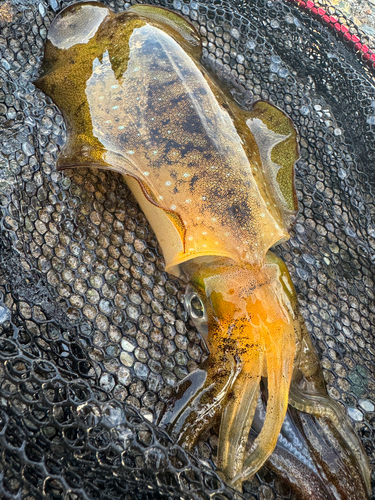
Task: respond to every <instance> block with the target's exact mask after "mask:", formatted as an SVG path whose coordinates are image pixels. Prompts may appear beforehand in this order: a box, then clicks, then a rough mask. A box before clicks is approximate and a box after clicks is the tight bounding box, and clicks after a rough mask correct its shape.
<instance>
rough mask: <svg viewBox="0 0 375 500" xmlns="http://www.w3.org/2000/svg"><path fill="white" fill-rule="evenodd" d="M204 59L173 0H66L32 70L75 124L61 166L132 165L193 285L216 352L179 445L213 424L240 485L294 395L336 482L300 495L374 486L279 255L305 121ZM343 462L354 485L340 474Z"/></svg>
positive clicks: (190, 388) (151, 215)
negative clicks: (254, 96) (146, 1)
mask: <svg viewBox="0 0 375 500" xmlns="http://www.w3.org/2000/svg"><path fill="white" fill-rule="evenodd" d="M201 59H202V43H201V39H200V36H199V35H198V33H197V31H196V30H195V28H194V27H193V26H192V25H191V24H189V23H188V22H187V21H186V20H185V19H184V18H182V17H181V16H179V15H178V14H176V13H174V12H172V11H169V10H166V9H163V8H159V7H155V6H149V5H136V6H132V7H131V8H129V9H128V10H127V11H126V12H124V13H120V14H114V13H113V12H111V11H110V9H108V8H107V7H106V6H105V5H103V4H100V3H97V2H83V3H77V4H74V5H71V6H69V7H68V8H66V9H64V10H63V11H62V12H61V13H60V14H59V15H58V16H57V18H56V19H55V20H54V22H53V23H52V25H51V27H50V29H49V34H48V40H47V43H46V48H45V56H44V62H43V67H42V76H41V77H40V78H39V79H38V80H37V82H36V86H37V87H38V88H40V89H41V90H43V91H44V92H45V93H46V94H47V95H48V96H50V97H51V98H52V99H53V101H54V102H55V103H56V105H57V106H58V107H59V108H60V109H61V110H62V112H63V114H64V117H65V120H66V126H67V132H68V134H67V142H66V144H65V146H64V147H63V150H62V151H61V154H60V156H59V159H58V164H57V168H58V169H66V168H78V167H83V166H86V167H87V166H89V167H93V168H99V169H110V170H114V171H117V172H120V173H121V174H123V175H124V176H125V177H124V179H125V181H126V182H127V184H128V185H129V187H130V189H131V191H132V193H133V194H134V196H135V198H136V199H137V201H138V203H139V205H140V206H141V208H142V210H143V211H144V213H145V215H146V217H147V219H148V221H149V222H150V225H151V226H152V228H153V230H154V232H155V234H156V237H157V239H158V242H159V245H160V247H161V249H162V252H163V255H164V258H165V264H166V271H167V272H169V273H170V274H172V275H174V276H176V277H178V278H180V279H182V280H184V281H185V282H186V283H187V287H186V294H185V304H186V308H187V310H188V312H189V314H190V317H191V319H192V321H193V322H194V324H195V325H196V327H197V328H198V330H199V331H200V333H201V335H202V336H203V337H204V338H205V341H206V343H207V346H208V348H209V357H208V359H207V361H206V362H205V363H204V364H203V365H202V366H201V367H199V369H197V370H195V371H194V372H193V373H191V374H190V375H189V376H188V377H187V378H186V379H185V380H183V381H182V382H181V384H180V387H179V389H178V393H177V394H178V395H177V397H176V398H175V399H174V401H173V402H171V404H170V405H169V407H168V408H167V410H166V411H165V413H164V415H163V418H162V425H164V426H165V427H166V428H167V429H168V431H169V432H170V433H171V434H173V435H174V436H175V437H176V440H177V442H178V443H179V444H180V445H182V446H184V447H185V448H187V449H189V450H192V449H193V448H194V446H195V444H196V443H197V440H198V439H199V438H200V436H201V435H202V434H203V433H204V432H205V431H206V430H207V429H208V428H209V427H210V426H211V425H212V423H213V422H215V421H218V420H219V421H220V432H219V439H218V453H217V459H216V460H217V467H218V470H219V471H220V473H221V475H222V477H223V478H224V479H225V480H226V481H227V482H228V483H229V484H230V485H232V486H233V487H235V488H237V489H239V490H240V489H241V487H242V484H243V482H244V481H246V480H248V479H250V478H252V477H253V476H254V474H255V473H256V472H257V471H258V470H259V469H260V467H262V466H263V464H264V463H265V462H266V461H267V460H268V459H269V460H270V461H271V462H270V463H272V460H273V459H272V457H271V454H272V453H273V452H274V450H275V448H276V452H275V453H276V455H274V456H276V457H277V450H278V449H280V443H279V442H280V439H279V435H280V431H281V430H282V429H283V425H284V428H285V425H286V424H285V422H286V420H285V418H286V415H287V411H288V405H289V407H290V408H294V409H295V413H296V414H299V415H305V416H308V417H309V418H310V424H308V423H306V422H307V420H306V418H307V417H306V418H302V419H300V421H299V427H298V426H297V424H295V423H293V424H292V427H293V429H294V430H293V432H294V435H295V436H296V435H297V434H298V435H301V434H303V433H304V435H305V436H309V432H310V435H311V436H312V434H311V432H312V431H311V429H310V431H308V430H306V429H307V427H309V425H310V426H311V425H312V426H314V425H315V429H318V431H319V432H318V434H319V433H320V435H321V436H324V435H325V436H327V435H328V434H329V435H330V436H331V440H332V441H333V442H334V444H333V445H332V450H333V451H332V452H331V462H330V463H328V464H327V463H326V462H325V459H324V456H323V455H324V453H323V452H322V450H323V449H324V446H323V444H322V443H320V444H319V442H318V444H316V445H314V444H313V445H312V448H311V449H310V452H309V453H310V455H309V456H310V457H315V459H314V458H312V459H311V460H312V461H313V462H314V463H315V465H314V467H315V469H314V467H312V469H311V470H314V472H313V473H314V474H315V475H317V474H318V475H319V474H320V476H322V474H323V472H324V471H325V477H326V478H328V479H327V481H329V480H330V479H329V478H331V479H332V477H333V476H335V477H336V479H335V480H334V481H336V486H335V491H336V493H335V494H333V493H332V491H333V490H330V492H328V493H326V494H322V493H319V494H318V493H311V491H310V492H309V493H308V494H307V493H306V494H305V497H306V498H325V499H328V498H358V499H360V498H361V499H363V498H368V496H369V492H370V485H369V467H368V462H367V457H366V455H365V453H364V450H363V448H362V446H361V444H360V441H359V440H358V438H357V436H356V435H355V433H354V430H353V429H352V426H351V424H350V422H349V420H348V419H347V417H346V415H345V413H344V412H343V410H342V409H341V407H340V406H339V405H338V404H337V403H336V402H334V401H333V400H331V399H330V398H329V396H328V395H327V392H326V389H325V385H324V381H323V378H322V373H321V369H320V366H319V361H318V358H317V355H316V352H315V350H314V348H313V345H312V342H311V339H310V337H309V334H308V332H307V330H306V327H305V325H304V322H303V318H302V317H301V314H300V313H299V311H298V304H297V297H296V292H295V289H294V286H293V283H292V281H291V278H290V276H289V273H288V270H287V267H286V265H285V264H284V262H283V261H282V260H281V259H280V258H279V257H278V256H277V255H276V254H275V253H273V252H272V251H271V249H272V248H273V247H274V246H276V245H278V244H280V243H282V242H285V241H286V240H288V238H289V231H290V229H291V227H292V225H293V222H294V220H295V218H296V215H297V210H298V202H297V196H296V191H295V187H294V164H295V162H296V160H297V159H298V136H297V131H296V130H295V128H294V126H293V124H292V122H291V120H290V119H289V118H288V116H286V115H285V114H284V113H283V112H282V111H281V110H279V109H278V108H276V107H275V106H273V105H272V104H270V103H269V102H265V101H262V100H259V101H257V102H255V103H254V104H253V105H252V107H251V109H246V110H245V109H243V108H242V107H241V106H239V104H237V103H236V101H235V99H234V98H233V97H232V94H231V92H230V88H228V87H227V86H225V85H224V84H223V83H221V82H220V81H219V80H218V78H217V77H216V76H215V75H214V74H213V72H212V70H210V69H209V68H207V67H205V66H204V65H203V63H202V62H201ZM260 390H261V392H260ZM290 411H292V410H290ZM290 411H289V412H288V415H290ZM288 418H289V421H290V422H295V419H294V420H293V418H292V417H290V416H289V417H288ZM297 427H298V429H297ZM322 429H323V430H322ZM332 436H333V437H332ZM307 440H308V439H307ZM322 440H323V437H322ZM278 443H279V444H278ZM319 450H320V451H319ZM326 455H327V456H328V455H329V453H326ZM343 456H344V458H342V457H343ZM270 457H271V458H270ZM322 457H323V458H322ZM332 457H336V458H332ZM337 457H339V459H338V458H337ZM336 459H337V460H336ZM314 460H315V461H314ZM327 460H328V459H327ZM340 460H341V461H340ZM274 461H275V460H274ZM276 462H277V460H276ZM276 462H275V463H276ZM333 462H335V467H336V472H335V471H333V469H334V467H333V465H332V464H333ZM338 463H339V465H337V464H338ZM277 467H281V468H282V467H283V466H277V465H276V468H277ZM337 469H338V470H337ZM319 471H320V472H319ZM322 471H323V472H322ZM345 474H346V477H351V478H352V484H353V485H355V487H351V486H350V485H348V484H347V483H350V482H351V481H346V486H343V482H345V481H344V480H343V479H342V478H340V477H339V476H340V475H345ZM348 475H349V476H348ZM345 488H346V491H344V490H345ZM318 489H319V488H318ZM337 492H338V493H337ZM306 495H310V496H306ZM314 495H315V496H314ZM319 495H320V496H319Z"/></svg>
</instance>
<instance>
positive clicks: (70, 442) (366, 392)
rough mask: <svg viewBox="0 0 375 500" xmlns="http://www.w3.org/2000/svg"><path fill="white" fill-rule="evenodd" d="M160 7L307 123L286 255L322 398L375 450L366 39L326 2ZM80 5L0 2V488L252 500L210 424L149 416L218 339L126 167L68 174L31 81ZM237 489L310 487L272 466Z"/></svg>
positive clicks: (11, 493) (80, 495)
mask: <svg viewBox="0 0 375 500" xmlns="http://www.w3.org/2000/svg"><path fill="white" fill-rule="evenodd" d="M153 3H155V4H158V5H162V6H166V7H168V8H171V9H173V10H176V11H177V12H180V13H182V14H183V15H184V16H186V18H187V19H189V20H191V21H192V22H193V23H194V25H195V26H196V27H197V29H198V31H199V33H200V34H201V36H202V39H203V44H204V50H203V58H204V61H205V63H206V64H208V65H211V66H212V67H213V68H214V70H215V71H216V72H217V73H218V74H219V75H220V76H221V78H222V79H224V80H226V81H230V85H231V88H232V92H233V95H234V96H235V98H236V100H237V101H238V102H239V103H240V104H242V105H243V106H249V105H250V104H251V103H252V102H253V101H254V99H255V100H256V99H260V98H261V99H265V100H268V101H270V102H272V103H273V104H275V105H276V106H278V107H279V108H280V109H282V110H284V111H285V112H286V113H287V114H288V115H289V116H290V117H291V119H292V120H293V122H294V124H295V126H296V128H297V129H298V131H299V135H300V138H299V142H300V150H301V156H300V160H299V161H298V164H297V166H296V175H297V181H296V186H297V191H298V199H299V204H300V214H299V216H298V220H297V224H296V226H295V227H294V229H293V231H292V238H291V240H290V241H288V242H287V243H285V244H283V245H282V246H281V247H279V248H278V250H277V252H278V253H279V255H280V256H282V258H283V259H284V260H285V261H286V263H287V265H288V268H289V270H290V273H291V275H292V278H293V281H294V283H295V285H296V288H297V292H298V298H299V303H300V307H301V310H302V314H303V316H304V317H305V320H306V324H307V327H308V329H309V331H310V333H311V335H312V337H313V339H314V342H315V345H316V346H317V349H318V351H319V355H320V358H321V362H322V366H323V368H324V375H325V379H326V382H327V386H328V392H329V394H330V396H331V397H332V398H333V399H335V400H336V401H338V402H340V403H341V404H342V405H344V406H345V407H346V411H347V413H348V414H349V416H350V417H351V418H352V420H353V423H354V424H355V428H356V431H357V433H358V435H359V436H360V437H361V439H362V442H363V444H364V446H365V449H366V451H367V453H368V455H369V457H370V461H371V463H372V464H374V459H375V457H374V451H375V448H374V430H375V385H374V372H375V367H374V363H373V356H374V335H373V326H374V323H375V302H374V298H375V296H374V273H375V264H374V251H375V225H374V216H375V205H374V201H373V200H374V198H373V189H375V169H374V168H373V162H374V159H375V138H374V130H375V86H374V71H373V68H372V63H373V60H374V57H372V52H371V50H369V47H368V43H366V40H365V39H363V38H361V37H360V34H359V33H358V32H357V30H356V28H355V26H354V25H351V24H350V23H349V22H348V21H347V20H346V19H344V18H343V17H342V16H340V14H339V13H337V12H336V11H334V10H333V9H332V8H330V7H328V6H325V5H323V4H319V6H318V7H319V8H320V11H319V10H318V8H315V7H314V4H313V6H311V4H312V2H307V3H305V2H300V3H299V4H297V3H287V2H285V1H281V0H279V1H278V0H274V1H266V0H251V1H243V2H240V1H238V2H237V1H232V2H227V1H224V0H216V1H214V2H205V1H204V0H200V1H195V0H191V1H187V2H183V1H180V0H175V1H174V2H172V1H171V2H169V1H167V0H160V1H156V2H153ZM68 4H69V2H58V1H57V0H50V1H49V3H48V4H46V3H44V2H39V3H38V2H34V1H26V0H23V1H21V0H15V1H14V2H13V3H12V4H10V3H3V4H1V5H0V26H1V30H0V52H1V58H0V59H1V61H0V62H1V66H0V82H1V87H0V88H1V90H0V130H1V135H0V137H1V139H0V231H1V240H0V497H1V498H2V499H8V498H12V499H21V498H22V499H24V500H37V499H41V498H45V499H69V500H78V499H103V500H104V499H105V500H107V499H108V500H112V499H127V498H132V499H142V500H143V499H144V500H146V499H158V498H160V499H162V498H168V499H177V498H183V499H185V498H186V499H191V498H194V499H195V498H197V499H217V500H219V499H220V500H224V499H234V498H240V497H241V495H240V494H239V493H236V492H234V491H233V490H232V489H230V488H228V487H227V486H226V485H225V484H224V483H223V482H222V480H221V479H220V478H219V477H218V476H217V474H216V473H215V466H214V461H213V457H214V455H215V451H216V445H217V430H216V429H215V428H213V430H211V431H210V432H209V433H207V435H206V436H205V438H204V439H202V440H201V442H200V443H199V445H198V446H197V449H196V454H195V455H191V454H189V453H187V452H185V451H184V450H182V449H181V448H179V447H178V446H176V445H175V444H174V443H173V441H172V440H171V439H170V438H169V437H168V435H167V434H166V433H165V432H163V430H162V429H160V428H158V426H157V425H156V424H157V420H158V417H159V416H160V414H161V413H162V412H163V410H164V408H165V404H166V403H167V402H168V401H169V399H170V398H171V396H172V395H173V390H174V389H173V388H174V387H175V386H176V384H177V382H178V381H179V380H181V379H183V378H184V377H185V376H186V375H187V374H188V373H189V372H191V371H192V370H194V369H195V368H196V367H197V366H198V365H199V363H200V362H201V361H202V360H203V359H204V357H205V356H206V355H207V351H206V348H205V345H204V343H203V341H202V339H201V338H200V337H199V335H198V333H197V332H196V330H195V329H194V327H193V325H192V324H190V323H189V321H188V318H187V314H186V312H185V310H184V307H183V305H182V297H183V293H184V287H183V284H182V283H180V282H178V281H177V280H176V279H173V278H171V277H170V276H168V275H167V274H166V273H165V272H164V266H163V258H162V255H161V253H160V251H159V250H158V246H157V241H156V239H155V236H154V234H153V232H152V230H151V229H150V226H149V225H148V223H147V220H146V219H145V217H144V215H143V214H142V212H141V211H140V209H139V208H138V206H137V203H136V202H135V200H134V199H133V197H132V195H131V194H130V192H129V190H128V188H127V187H126V184H125V183H124V181H123V179H122V178H121V176H119V175H118V174H116V173H113V172H103V171H100V172H99V171H94V170H90V169H85V170H84V169H82V170H75V171H74V172H71V171H65V172H64V173H58V172H56V169H55V163H56V158H57V157H58V154H59V150H60V149H61V146H62V145H63V144H64V141H65V127H64V122H63V118H62V116H61V114H60V112H59V110H58V109H57V108H56V107H55V106H54V104H53V103H52V102H51V101H50V100H49V99H48V98H46V96H45V95H44V94H43V93H42V92H41V91H39V90H37V89H35V87H34V86H33V84H32V83H31V82H32V81H33V79H35V78H36V77H37V76H38V69H39V66H40V63H41V60H42V56H43V46H44V42H45V39H46V35H47V30H48V27H49V25H50V23H51V21H52V19H53V18H54V16H55V15H56V13H57V12H59V11H60V10H61V8H63V7H64V6H66V5H68ZM108 5H110V6H111V7H112V8H113V9H114V10H117V11H121V10H124V9H126V8H127V7H128V6H129V4H128V3H124V2H123V1H122V0H118V1H116V2H108ZM314 9H315V10H314ZM330 9H331V10H330ZM324 17H325V19H324ZM357 39H358V40H357ZM244 497H245V498H247V499H255V498H256V499H262V500H274V499H290V498H295V499H297V498H298V496H296V495H295V494H294V493H293V492H292V491H291V490H290V489H289V487H288V486H287V485H286V484H285V483H284V482H283V481H282V480H281V479H280V478H278V477H277V476H276V475H275V474H274V473H273V472H271V471H270V470H269V469H268V468H267V465H266V466H265V467H264V468H263V469H262V470H261V471H260V473H259V474H258V475H257V476H256V477H255V478H254V480H253V481H252V482H251V483H247V484H245V487H244Z"/></svg>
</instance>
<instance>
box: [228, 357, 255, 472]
mask: <svg viewBox="0 0 375 500" xmlns="http://www.w3.org/2000/svg"><path fill="white" fill-rule="evenodd" d="M258 351H259V352H257V355H258V356H255V357H254V362H253V364H252V366H251V367H249V366H246V367H244V369H243V370H242V372H241V374H240V375H239V377H238V379H237V380H236V382H235V384H234V385H233V396H232V399H230V401H229V402H228V404H227V406H226V408H225V409H224V412H223V415H222V420H221V426H220V433H219V436H220V438H219V446H218V466H219V467H220V469H221V470H222V471H223V473H224V475H225V477H226V478H228V480H230V479H232V478H234V477H235V476H236V475H237V474H238V472H239V471H240V470H241V469H242V465H243V460H244V453H245V450H246V444H247V441H248V436H249V432H250V428H251V423H252V421H253V418H254V413H255V409H256V406H257V399H258V394H259V383H260V379H261V375H262V372H263V362H264V352H263V350H262V349H261V348H260V347H259V348H258Z"/></svg>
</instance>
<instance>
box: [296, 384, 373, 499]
mask: <svg viewBox="0 0 375 500" xmlns="http://www.w3.org/2000/svg"><path fill="white" fill-rule="evenodd" d="M289 404H290V405H291V406H292V407H293V408H295V409H296V410H299V411H303V412H305V413H309V414H310V415H313V416H315V417H321V418H327V419H328V420H330V422H331V423H332V425H333V426H334V428H335V429H336V430H337V432H338V433H339V434H340V436H341V437H342V439H343V441H344V442H346V443H347V444H348V446H349V448H350V449H351V451H352V452H353V454H354V456H355V458H356V460H357V462H358V464H359V467H360V469H361V472H362V476H363V479H364V482H365V485H366V488H367V490H368V491H369V492H371V479H370V474H369V464H368V459H367V456H366V454H365V453H364V450H363V447H362V445H361V443H360V441H359V439H358V437H357V436H356V434H355V432H354V430H353V428H352V425H351V423H350V421H349V418H348V417H347V416H346V415H345V413H344V412H343V410H342V409H341V407H340V406H339V405H338V403H336V402H335V401H333V400H332V399H330V398H329V397H328V395H327V396H325V395H323V394H311V393H308V392H307V391H304V390H303V389H301V388H300V387H298V386H297V385H296V384H295V383H292V384H291V387H290V392H289Z"/></svg>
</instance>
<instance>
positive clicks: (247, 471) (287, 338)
mask: <svg viewBox="0 0 375 500" xmlns="http://www.w3.org/2000/svg"><path fill="white" fill-rule="evenodd" d="M272 326H273V328H272ZM275 338H276V339H278V340H277V341H275ZM264 340H265V346H266V361H267V377H268V401H267V413H266V418H265V421H264V424H263V427H262V430H261V432H260V434H259V436H258V437H257V438H256V440H255V441H254V444H253V446H252V448H251V450H250V453H249V455H248V456H247V457H246V459H245V460H244V462H243V469H242V471H241V472H240V473H239V474H237V476H236V477H235V478H234V479H233V481H232V482H231V484H232V485H233V486H234V487H236V488H238V487H239V486H240V485H241V484H242V483H243V482H244V481H246V480H247V479H250V478H251V477H252V476H253V475H254V474H255V473H256V472H257V471H258V470H259V469H260V467H261V466H262V465H263V464H264V462H265V461H266V460H267V458H268V457H269V456H270V455H271V453H272V452H273V450H274V448H275V446H276V443H277V438H278V436H279V433H280V430H281V427H282V424H283V422H284V418H285V415H286V411H287V408H288V393H289V387H290V383H291V379H292V374H293V364H294V357H295V335H294V329H293V327H292V326H291V325H287V326H286V325H285V324H284V325H280V323H279V322H276V325H271V327H270V328H268V329H267V331H266V334H265V338H264Z"/></svg>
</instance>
